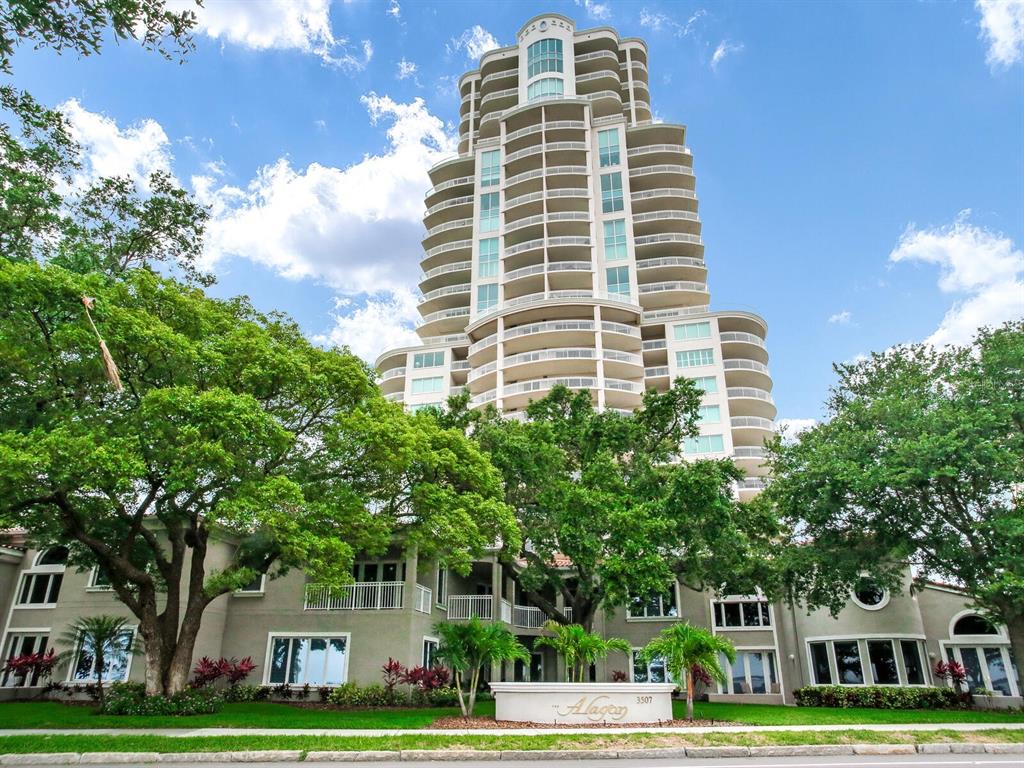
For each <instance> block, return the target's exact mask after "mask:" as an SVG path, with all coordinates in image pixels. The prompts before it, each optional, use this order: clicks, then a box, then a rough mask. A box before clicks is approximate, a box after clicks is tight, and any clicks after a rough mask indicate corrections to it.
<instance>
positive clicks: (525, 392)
mask: <svg viewBox="0 0 1024 768" xmlns="http://www.w3.org/2000/svg"><path fill="white" fill-rule="evenodd" d="M556 384H561V385H562V386H565V387H568V388H569V389H575V390H583V389H589V390H595V389H597V377H596V376H565V377H556V378H550V379H532V380H529V381H518V382H516V383H514V384H506V385H505V386H504V387H502V390H501V396H502V403H503V405H504V407H505V408H521V407H523V406H525V405H527V404H529V402H530V401H531V400H539V399H540V398H542V397H543V396H544V394H545V393H547V392H548V391H549V390H550V389H551V388H552V387H554V386H555V385H556Z"/></svg>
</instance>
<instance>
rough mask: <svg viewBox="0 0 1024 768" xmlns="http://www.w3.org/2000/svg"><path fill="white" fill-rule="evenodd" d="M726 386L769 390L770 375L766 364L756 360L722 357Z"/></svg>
mask: <svg viewBox="0 0 1024 768" xmlns="http://www.w3.org/2000/svg"><path fill="white" fill-rule="evenodd" d="M722 367H723V368H724V369H725V384H726V386H727V387H754V388H755V389H764V390H768V391H771V388H772V377H771V374H770V373H769V372H768V366H767V365H765V364H764V363H761V362H758V361H757V360H742V359H723V360H722Z"/></svg>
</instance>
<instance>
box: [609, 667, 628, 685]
mask: <svg viewBox="0 0 1024 768" xmlns="http://www.w3.org/2000/svg"><path fill="white" fill-rule="evenodd" d="M628 680H629V675H627V674H626V673H625V672H623V671H622V670H621V669H613V670H612V682H613V683H625V682H627V681H628Z"/></svg>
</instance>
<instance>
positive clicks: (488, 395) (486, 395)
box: [469, 389, 498, 408]
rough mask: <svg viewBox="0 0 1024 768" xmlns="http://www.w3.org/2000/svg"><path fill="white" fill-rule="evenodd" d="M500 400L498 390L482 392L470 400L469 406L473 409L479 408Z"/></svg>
mask: <svg viewBox="0 0 1024 768" xmlns="http://www.w3.org/2000/svg"><path fill="white" fill-rule="evenodd" d="M497 399H498V390H496V389H489V390H487V391H486V392H481V393H480V394H479V395H473V397H471V398H469V405H470V407H471V408H479V407H480V406H481V405H487V403H493V402H494V401H495V400H497Z"/></svg>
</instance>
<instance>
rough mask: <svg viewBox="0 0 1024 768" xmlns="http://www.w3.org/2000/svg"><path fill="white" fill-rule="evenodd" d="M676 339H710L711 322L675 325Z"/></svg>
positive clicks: (673, 329)
mask: <svg viewBox="0 0 1024 768" xmlns="http://www.w3.org/2000/svg"><path fill="white" fill-rule="evenodd" d="M672 331H673V332H674V333H675V336H676V341H685V340H687V339H710V338H711V323H687V324H686V325H673V326H672Z"/></svg>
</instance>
